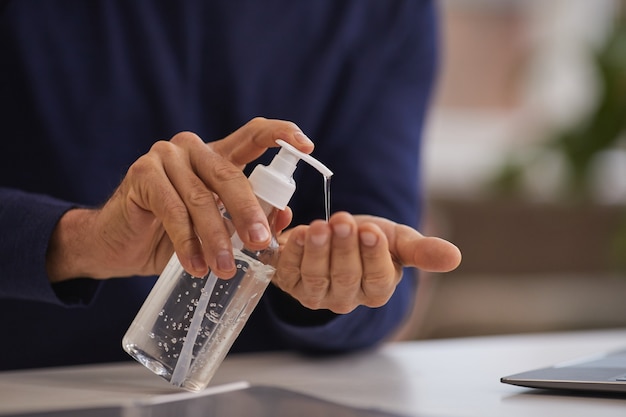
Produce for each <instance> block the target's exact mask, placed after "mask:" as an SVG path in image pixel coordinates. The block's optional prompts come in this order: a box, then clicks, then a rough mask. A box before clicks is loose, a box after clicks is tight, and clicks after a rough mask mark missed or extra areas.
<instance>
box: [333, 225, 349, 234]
mask: <svg viewBox="0 0 626 417" xmlns="http://www.w3.org/2000/svg"><path fill="white" fill-rule="evenodd" d="M333 231H334V232H335V234H336V235H337V237H340V238H346V237H348V236H349V235H350V231H351V227H350V225H349V224H344V223H339V224H336V225H333Z"/></svg>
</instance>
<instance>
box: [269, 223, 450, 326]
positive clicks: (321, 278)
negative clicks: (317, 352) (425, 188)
mask: <svg viewBox="0 0 626 417" xmlns="http://www.w3.org/2000/svg"><path fill="white" fill-rule="evenodd" d="M278 241H279V243H280V246H281V254H280V257H279V260H278V264H277V273H276V275H275V277H274V283H275V284H276V285H277V286H278V287H279V288H281V289H282V290H283V291H285V292H287V293H289V294H291V296H293V297H294V298H296V299H297V300H298V301H300V303H301V304H302V305H303V306H305V307H307V308H310V309H314V310H316V309H329V310H331V311H333V312H335V313H339V314H345V313H349V312H350V311H352V310H354V309H355V308H356V307H357V306H359V305H365V306H368V307H380V306H382V305H384V304H385V303H386V302H387V301H388V300H389V298H390V297H391V295H392V294H393V292H394V290H395V288H396V285H397V284H398V283H399V282H400V279H401V277H402V268H404V267H416V268H419V269H422V270H425V271H431V272H448V271H451V270H453V269H455V268H456V267H457V266H458V265H459V263H460V262H461V252H460V251H459V249H458V248H457V247H456V246H454V245H453V244H452V243H450V242H448V241H446V240H443V239H440V238H437V237H426V236H423V235H422V234H420V233H419V232H418V231H416V230H415V229H413V228H411V227H409V226H406V225H402V224H398V223H395V222H393V221H391V220H387V219H384V218H380V217H375V216H367V215H351V214H349V213H346V212H338V213H335V214H333V216H332V217H331V218H330V220H329V221H328V222H324V221H321V220H316V221H314V222H313V223H311V224H310V225H308V226H297V227H295V228H293V229H290V230H287V231H285V232H284V233H283V234H281V235H280V236H279V238H278Z"/></svg>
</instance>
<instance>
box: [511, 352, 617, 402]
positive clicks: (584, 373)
mask: <svg viewBox="0 0 626 417" xmlns="http://www.w3.org/2000/svg"><path fill="white" fill-rule="evenodd" d="M500 381H501V382H504V383H505V384H512V385H519V386H522V387H530V388H547V389H561V390H570V391H571V390H573V391H595V392H612V393H616V392H622V393H625V394H626V349H623V350H618V351H611V352H607V353H601V354H598V355H593V356H586V357H583V358H580V359H577V360H573V361H567V362H563V363H559V364H557V365H554V366H551V367H548V368H541V369H535V370H532V371H527V372H522V373H518V374H514V375H509V376H505V377H503V378H501V379H500Z"/></svg>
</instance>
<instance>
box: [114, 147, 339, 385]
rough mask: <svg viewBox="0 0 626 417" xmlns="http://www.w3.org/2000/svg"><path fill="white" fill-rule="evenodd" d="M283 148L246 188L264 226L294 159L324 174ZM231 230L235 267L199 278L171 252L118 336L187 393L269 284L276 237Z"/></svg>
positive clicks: (290, 183) (291, 187) (286, 196)
mask: <svg viewBox="0 0 626 417" xmlns="http://www.w3.org/2000/svg"><path fill="white" fill-rule="evenodd" d="M277 143H278V144H279V145H280V146H281V150H280V151H279V152H278V153H277V154H276V156H275V157H274V159H273V160H272V162H271V163H270V164H269V165H268V166H264V165H257V166H256V167H255V169H254V170H253V171H252V173H251V174H250V177H249V181H250V183H251V185H252V189H253V191H254V193H255V194H256V196H257V198H258V199H259V203H260V204H261V207H262V208H263V210H264V212H265V214H266V215H267V217H268V220H269V223H270V228H272V230H273V226H274V225H273V221H274V217H275V213H276V212H277V210H283V209H285V207H286V206H287V204H288V203H289V200H290V199H291V196H292V195H293V193H294V192H295V189H296V185H295V182H294V180H293V178H292V174H293V172H294V171H295V169H296V165H297V163H298V161H299V160H300V159H302V160H304V161H306V162H307V163H309V164H310V165H312V166H313V167H315V168H316V169H317V170H318V171H320V172H321V173H322V175H324V177H325V178H326V179H328V178H330V176H331V175H332V172H331V171H330V170H329V169H328V168H326V167H325V166H324V165H323V164H321V163H320V162H319V161H317V160H316V159H314V158H313V157H311V156H310V155H307V154H304V153H302V152H300V151H298V150H297V149H295V148H294V147H292V146H291V145H289V144H288V143H286V142H284V141H282V140H278V141H277ZM222 214H223V217H224V222H225V224H226V225H227V228H228V230H230V231H232V232H233V234H232V238H231V241H232V244H233V255H234V257H235V264H236V266H237V272H236V274H235V276H234V277H232V278H230V279H220V278H218V277H217V276H215V274H213V273H212V272H211V271H209V273H208V274H207V275H206V276H204V277H202V278H198V277H193V276H191V275H190V274H188V273H187V272H185V271H184V270H183V268H182V266H181V264H180V262H179V261H178V258H177V256H176V254H174V255H173V256H172V258H171V259H170V261H169V263H168V264H167V266H166V267H165V269H164V270H163V272H162V274H161V276H160V277H159V279H158V280H157V282H156V284H155V285H154V287H153V288H152V291H151V292H150V294H149V295H148V298H147V299H146V301H145V302H144V304H143V306H142V307H141V309H140V311H139V313H138V314H137V316H136V317H135V319H134V321H133V322H132V323H131V325H130V327H129V329H128V331H127V332H126V334H125V335H124V338H123V340H122V346H123V348H124V350H125V351H126V352H128V353H129V354H130V355H131V356H132V357H133V358H135V359H136V360H137V361H138V362H140V363H141V364H143V365H144V366H146V367H147V368H148V369H150V370H151V371H152V372H154V373H156V374H157V375H160V376H162V377H163V378H165V379H166V380H167V381H169V382H170V383H171V384H173V385H175V386H178V387H182V388H185V389H188V390H191V391H198V390H201V389H204V388H205V387H206V386H207V385H208V384H209V382H210V380H211V378H212V377H213V375H214V374H215V372H216V371H217V368H218V367H219V365H220V364H221V363H222V361H223V359H224V357H225V356H226V354H227V353H228V351H229V350H230V348H231V346H232V344H233V343H234V341H235V339H236V338H237V336H238V335H239V333H240V332H241V329H242V328H243V326H244V325H245V323H246V321H247V319H248V317H249V315H250V314H251V312H252V310H253V309H254V308H255V307H256V305H257V304H258V302H259V299H260V298H261V295H262V294H263V292H264V291H265V289H266V288H267V286H268V284H269V283H270V281H271V279H272V276H273V275H274V272H275V269H274V267H273V264H274V262H275V261H276V258H277V255H278V243H277V242H276V239H275V237H272V241H271V243H270V245H269V247H268V248H266V249H264V250H261V251H252V250H249V249H247V248H246V247H244V245H243V242H242V241H241V239H240V238H239V236H238V235H237V233H235V232H234V230H235V229H234V227H233V225H232V223H231V221H230V216H229V215H228V213H227V212H225V211H222Z"/></svg>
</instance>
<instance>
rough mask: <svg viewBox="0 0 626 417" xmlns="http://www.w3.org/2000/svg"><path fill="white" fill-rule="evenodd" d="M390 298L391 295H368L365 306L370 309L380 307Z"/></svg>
mask: <svg viewBox="0 0 626 417" xmlns="http://www.w3.org/2000/svg"><path fill="white" fill-rule="evenodd" d="M390 298H391V294H377V295H370V296H368V297H367V298H366V300H365V305H366V306H367V307H371V308H378V307H382V306H384V305H385V304H387V302H388V301H389V299H390Z"/></svg>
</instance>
